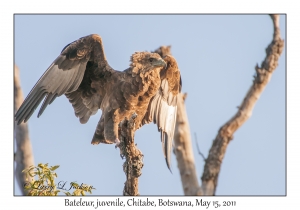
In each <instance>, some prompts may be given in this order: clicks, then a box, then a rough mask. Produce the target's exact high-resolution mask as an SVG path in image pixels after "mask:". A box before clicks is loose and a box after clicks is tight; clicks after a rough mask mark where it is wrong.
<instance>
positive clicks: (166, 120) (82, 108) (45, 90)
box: [15, 34, 181, 168]
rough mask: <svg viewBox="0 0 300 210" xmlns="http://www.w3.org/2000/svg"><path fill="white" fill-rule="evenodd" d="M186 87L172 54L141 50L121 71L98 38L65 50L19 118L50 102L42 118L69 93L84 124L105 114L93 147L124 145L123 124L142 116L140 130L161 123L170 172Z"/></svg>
mask: <svg viewBox="0 0 300 210" xmlns="http://www.w3.org/2000/svg"><path fill="white" fill-rule="evenodd" d="M180 89H181V79H180V72H179V69H178V66H177V63H176V60H175V59H174V58H173V57H172V56H170V55H167V56H165V57H164V59H162V58H161V57H160V55H159V54H157V53H149V52H136V53H134V54H133V55H132V56H131V64H130V67H129V68H127V69H126V70H124V71H122V72H120V71H116V70H114V69H113V68H111V67H110V66H109V64H108V62H107V60H106V58H105V54H104V49H103V44H102V40H101V37H100V36H99V35H96V34H93V35H89V36H86V37H82V38H80V39H78V40H76V41H74V42H72V43H71V44H69V45H67V46H66V47H65V48H64V49H63V50H62V52H61V54H60V55H59V56H58V57H57V58H56V59H55V60H54V62H53V63H52V64H51V65H50V67H49V68H48V69H47V70H46V71H45V73H44V74H43V75H42V77H41V78H40V79H39V80H38V82H37V83H36V85H35V86H34V87H33V89H32V90H31V91H30V93H29V94H28V96H27V97H26V99H25V100H24V102H23V104H22V105H21V107H20V108H19V110H18V111H17V113H16V115H15V120H16V121H17V122H18V124H20V123H21V122H23V121H24V122H26V121H27V120H28V119H29V118H30V116H31V115H32V114H33V112H34V110H35V109H36V108H37V106H38V105H39V104H40V102H41V101H42V100H43V99H44V98H45V99H44V101H43V104H42V107H41V109H40V111H39V113H38V117H39V116H40V115H41V114H42V113H43V111H44V110H45V108H46V107H47V105H48V104H50V103H52V102H53V101H54V100H55V98H56V97H58V96H61V95H62V94H65V95H66V97H67V98H68V99H69V101H70V103H71V104H72V106H73V108H74V111H75V115H76V117H78V118H79V120H80V123H86V122H87V121H88V120H89V118H90V116H91V115H93V114H95V113H96V112H97V111H98V109H101V110H102V116H101V118H100V120H99V122H98V125H97V128H96V131H95V134H94V137H93V139H92V144H99V143H106V144H111V143H117V144H118V143H119V140H118V125H119V123H120V122H121V121H122V120H123V119H124V118H125V117H127V118H129V117H130V116H131V115H132V114H133V113H136V114H137V119H136V125H137V126H136V129H138V128H140V127H141V126H142V125H144V124H145V123H150V122H152V121H153V122H154V123H156V124H157V126H158V129H159V131H160V132H161V134H162V135H161V140H162V145H163V150H164V154H165V158H166V162H167V166H168V168H170V154H171V148H172V140H173V134H174V127H175V122H176V109H177V95H178V93H179V92H180Z"/></svg>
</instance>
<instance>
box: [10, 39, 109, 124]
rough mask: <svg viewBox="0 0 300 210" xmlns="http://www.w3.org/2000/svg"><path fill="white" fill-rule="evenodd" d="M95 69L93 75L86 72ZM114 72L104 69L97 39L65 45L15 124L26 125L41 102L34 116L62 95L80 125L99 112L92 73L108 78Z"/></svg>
mask: <svg viewBox="0 0 300 210" xmlns="http://www.w3.org/2000/svg"><path fill="white" fill-rule="evenodd" d="M88 66H90V69H91V70H92V69H97V72H89V69H88ZM113 72H114V70H113V69H112V68H111V67H110V66H109V65H108V63H107V61H106V58H105V55H104V50H103V45H102V40H101V37H100V36H99V35H96V34H92V35H89V36H85V37H82V38H80V39H78V40H76V41H74V42H72V43H71V44H69V45H67V46H66V47H65V48H64V49H63V50H62V52H61V54H60V55H59V56H58V57H57V58H56V59H55V60H54V62H53V63H52V64H51V65H50V67H49V68H48V69H47V70H46V71H45V73H44V74H43V75H42V77H41V78H40V79H39V80H38V82H37V83H36V84H35V86H34V87H33V88H32V90H31V91H30V93H29V94H28V96H27V97H26V98H25V100H24V102H23V103H22V105H21V106H20V108H19V110H18V111H17V113H16V115H15V120H16V121H17V123H18V124H20V123H21V122H23V121H24V122H26V121H27V120H28V119H29V118H30V116H31V115H32V114H33V112H34V110H35V109H36V108H37V106H38V105H39V104H40V103H41V101H42V100H43V99H44V98H45V97H46V98H45V100H44V102H43V105H42V107H41V109H40V111H39V113H38V117H39V116H40V115H41V114H42V113H43V111H44V110H45V108H46V107H47V105H48V104H51V103H52V102H53V101H54V100H55V98H56V97H58V96H61V95H62V94H66V96H67V97H68V99H69V101H70V102H71V103H72V105H73V108H74V110H75V115H76V116H78V117H79V118H80V122H81V123H85V122H87V120H88V119H89V116H90V115H92V114H95V113H96V112H97V110H98V109H99V107H100V105H99V103H101V100H102V96H101V95H98V94H97V93H96V91H95V90H93V89H92V87H91V79H93V78H92V77H93V75H95V74H93V73H96V74H97V75H100V76H106V77H109V76H110V75H111V73H113Z"/></svg>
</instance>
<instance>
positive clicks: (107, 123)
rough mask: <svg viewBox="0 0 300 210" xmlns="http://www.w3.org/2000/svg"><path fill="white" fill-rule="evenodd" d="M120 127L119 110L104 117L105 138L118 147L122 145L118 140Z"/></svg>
mask: <svg viewBox="0 0 300 210" xmlns="http://www.w3.org/2000/svg"><path fill="white" fill-rule="evenodd" d="M118 126H119V115H118V109H116V110H111V111H110V112H106V113H105V115H104V137H105V139H106V140H107V141H110V142H111V143H115V144H116V147H118V146H119V144H120V140H119V138H118Z"/></svg>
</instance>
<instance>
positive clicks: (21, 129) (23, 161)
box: [14, 66, 34, 195]
mask: <svg viewBox="0 0 300 210" xmlns="http://www.w3.org/2000/svg"><path fill="white" fill-rule="evenodd" d="M23 101H24V97H23V92H22V89H21V83H20V74H19V68H18V67H17V66H15V76H14V112H15V113H16V111H17V110H18V109H19V107H20V106H21V104H22V102H23ZM15 139H16V152H15V156H14V158H15V161H16V169H15V175H16V179H17V182H18V185H19V187H20V189H21V192H22V194H23V195H26V192H25V190H24V187H23V186H24V184H25V181H26V174H25V173H22V170H24V169H25V168H29V166H32V165H34V161H33V154H32V147H31V142H30V139H29V134H28V125H27V123H21V124H20V125H17V124H16V123H15Z"/></svg>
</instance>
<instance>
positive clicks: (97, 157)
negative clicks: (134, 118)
mask: <svg viewBox="0 0 300 210" xmlns="http://www.w3.org/2000/svg"><path fill="white" fill-rule="evenodd" d="M280 28H281V37H282V38H283V39H286V38H285V28H286V25H285V16H281V17H280ZM92 33H96V34H99V35H100V36H101V37H102V39H103V43H104V49H105V53H106V57H107V59H108V62H109V64H110V65H111V66H112V67H113V68H115V69H117V70H124V69H126V68H127V67H128V66H129V58H130V55H131V54H132V53H134V52H135V51H145V50H147V51H151V50H154V49H156V48H158V47H159V46H161V45H172V53H173V55H174V57H175V58H176V60H177V62H178V65H179V68H180V70H181V74H182V80H183V88H182V90H183V92H187V93H188V98H187V100H186V108H187V113H188V117H189V123H190V128H191V134H192V136H193V147H194V155H195V161H196V168H197V174H198V177H199V180H200V177H201V175H202V171H203V166H204V161H203V160H202V158H201V156H200V155H198V154H197V150H196V145H195V141H194V140H195V139H194V133H196V134H197V137H198V142H199V145H200V149H201V151H202V153H204V155H205V156H207V154H208V151H209V148H210V147H211V144H212V141H213V139H214V138H215V136H216V134H217V132H218V129H219V128H220V127H221V126H222V125H223V124H224V123H225V122H226V121H227V120H229V119H230V118H231V117H232V116H233V114H234V113H235V112H236V110H237V108H236V107H237V106H239V105H240V103H241V102H242V99H243V97H244V96H245V94H246V92H247V90H248V89H249V87H250V85H251V84H252V79H253V75H254V73H255V70H254V67H255V65H256V63H259V64H260V63H261V61H262V60H263V58H264V57H265V49H266V47H267V46H268V44H269V43H270V41H271V38H272V33H273V28H272V22H271V19H270V17H269V16H268V15H16V16H15V63H16V64H17V65H18V66H19V68H20V75H21V85H22V88H23V92H24V95H25V96H26V95H27V94H28V93H29V91H30V90H31V88H32V87H33V86H34V84H35V83H36V81H37V80H38V79H39V77H40V76H41V75H42V74H43V72H44V71H45V70H46V69H47V67H48V66H49V65H50V64H51V63H52V61H53V60H54V59H55V58H56V57H57V56H58V55H59V53H60V51H61V50H62V49H63V47H64V46H65V45H67V44H68V43H70V42H72V41H74V40H76V39H78V38H80V37H82V36H85V35H89V34H92ZM285 56H286V55H285V51H283V53H282V55H281V57H280V60H279V66H278V68H277V69H276V71H275V72H274V74H273V76H272V78H271V81H270V83H269V84H268V85H267V87H266V89H265V91H264V92H263V94H262V95H261V97H260V99H259V100H258V102H257V104H256V105H255V108H254V110H253V114H252V116H251V118H250V119H249V120H248V121H247V122H246V123H245V124H244V125H243V126H242V127H241V128H240V129H239V130H238V131H237V132H236V133H235V135H234V139H233V141H232V142H231V143H230V144H229V146H228V149H227V152H226V155H225V158H224V160H223V164H222V167H221V173H220V175H219V182H218V187H217V191H216V194H217V195H284V194H285V187H286V186H285V183H286V182H285V179H286V177H285V168H286V165H285V161H286V160H285V157H286V153H285V151H286V148H285V97H286V94H285V81H286V77H285V71H286V69H285V66H286V63H285V62H286V61H285ZM36 116H37V111H36V112H35V113H34V114H33V115H32V117H31V118H30V120H29V123H28V124H29V133H30V138H31V142H32V147H33V153H34V160H35V163H36V164H37V163H40V162H42V163H49V164H50V165H57V164H58V165H60V168H59V169H57V173H58V178H57V182H59V181H67V182H71V181H77V182H79V183H86V184H91V185H93V186H94V187H95V188H96V190H95V191H94V192H93V195H122V191H123V186H124V182H125V174H124V172H123V170H122V164H123V160H122V159H121V158H120V156H119V151H118V150H116V149H115V148H114V146H113V145H105V144H100V145H98V146H94V145H91V144H90V142H91V139H92V136H93V134H94V131H95V128H96V125H97V122H98V120H99V118H100V116H101V111H100V110H99V111H98V113H97V114H96V115H94V116H93V117H91V118H90V120H89V122H88V123H87V124H84V125H82V124H80V123H79V120H78V119H77V118H76V117H75V115H74V111H73V108H72V106H71V104H70V103H69V102H68V100H67V99H66V97H64V96H61V97H60V98H57V99H56V100H55V101H54V103H52V104H51V106H48V107H47V109H46V110H45V112H44V113H43V115H42V116H41V117H40V118H37V117H36ZM135 141H136V143H137V145H138V148H139V149H140V150H141V151H142V152H143V154H144V167H143V170H142V176H141V177H140V179H139V192H140V194H141V195H183V190H182V186H181V181H180V176H179V171H178V169H177V163H176V158H175V156H174V155H172V170H173V174H171V173H170V172H169V170H168V169H167V167H166V164H165V160H164V157H163V152H162V149H161V142H160V134H159V133H158V132H157V128H156V125H154V124H150V125H146V126H144V127H142V128H141V129H139V130H138V131H137V132H136V136H135ZM18 194H20V190H19V188H18V185H16V184H15V195H18Z"/></svg>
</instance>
